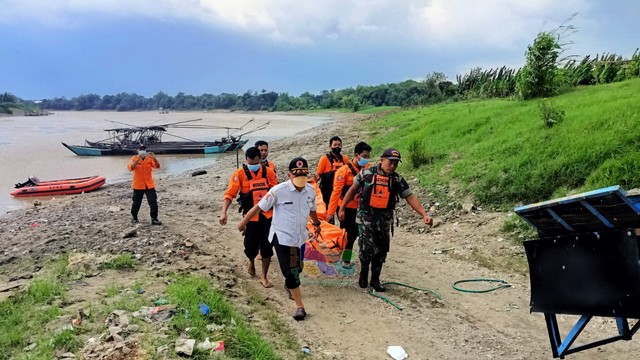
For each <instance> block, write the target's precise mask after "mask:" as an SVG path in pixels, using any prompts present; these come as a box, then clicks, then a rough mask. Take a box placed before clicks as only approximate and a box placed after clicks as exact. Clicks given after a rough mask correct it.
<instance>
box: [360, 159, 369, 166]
mask: <svg viewBox="0 0 640 360" xmlns="http://www.w3.org/2000/svg"><path fill="white" fill-rule="evenodd" d="M368 163H369V159H365V158H360V160H358V165H360V166H365V165H367V164H368Z"/></svg>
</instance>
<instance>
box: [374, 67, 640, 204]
mask: <svg viewBox="0 0 640 360" xmlns="http://www.w3.org/2000/svg"><path fill="white" fill-rule="evenodd" d="M638 94H640V79H639V80H629V81H625V82H621V83H615V84H609V85H601V86H589V87H581V88H578V89H575V90H574V91H570V92H567V93H564V94H562V95H559V96H557V97H554V98H553V106H554V107H555V108H557V109H558V110H561V111H564V112H565V115H566V116H565V118H564V120H563V121H561V122H559V123H557V124H555V126H553V127H552V128H548V127H547V126H545V124H544V123H543V122H542V121H541V120H540V113H539V109H538V104H539V103H540V102H541V101H542V99H537V100H530V101H513V100H486V101H470V102H462V103H453V104H441V105H435V106H429V107H425V108H420V109H415V110H408V111H401V112H396V113H393V114H391V115H389V116H386V117H383V118H381V119H378V120H376V121H374V122H371V123H369V124H367V125H366V126H368V127H369V130H372V134H374V138H373V139H371V142H370V144H371V145H372V146H373V147H374V151H373V154H374V157H375V156H376V155H375V154H380V153H381V151H382V150H383V149H384V148H387V147H391V146H393V147H396V148H398V149H399V150H400V151H401V152H402V154H403V158H405V159H407V160H408V159H409V158H410V153H409V151H408V149H409V148H410V147H411V146H412V144H413V146H414V147H415V144H416V143H417V144H421V146H422V147H423V150H424V154H420V155H421V156H422V157H425V156H426V158H427V159H428V160H429V161H425V163H424V164H421V165H420V166H419V167H417V168H415V169H413V168H412V166H411V163H410V161H405V164H403V165H401V166H400V167H399V169H398V171H399V172H400V173H401V174H402V175H405V176H407V175H415V176H417V177H418V178H419V179H420V183H421V184H422V185H424V186H426V187H427V188H428V189H435V188H442V187H451V186H454V187H455V188H456V189H458V190H459V191H460V192H461V193H459V194H457V195H458V196H472V197H473V198H474V199H475V201H476V202H477V203H479V204H482V205H484V206H489V205H491V206H494V207H497V208H503V209H506V208H512V207H513V206H514V205H516V204H523V203H532V202H537V201H542V200H548V199H550V198H554V197H558V196H564V195H567V192H572V193H576V192H583V191H589V190H594V189H597V188H601V187H606V186H611V185H621V186H623V187H624V188H626V189H629V188H633V187H639V186H640V167H639V166H638V164H640V126H639V125H640V101H638V100H639V99H640V95H638Z"/></svg>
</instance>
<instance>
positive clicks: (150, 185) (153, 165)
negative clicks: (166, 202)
mask: <svg viewBox="0 0 640 360" xmlns="http://www.w3.org/2000/svg"><path fill="white" fill-rule="evenodd" d="M127 168H129V171H131V172H132V174H133V181H132V183H131V187H132V188H133V203H132V204H131V223H132V224H137V223H138V212H139V211H140V206H141V205H142V198H143V197H144V196H145V195H146V196H147V202H148V203H149V208H150V215H151V225H162V222H161V221H160V220H158V195H157V193H156V183H155V181H153V169H160V163H159V162H158V159H157V158H156V156H155V154H154V153H153V152H147V147H146V146H145V145H140V146H139V147H138V155H135V156H133V157H131V160H130V161H129V165H127Z"/></svg>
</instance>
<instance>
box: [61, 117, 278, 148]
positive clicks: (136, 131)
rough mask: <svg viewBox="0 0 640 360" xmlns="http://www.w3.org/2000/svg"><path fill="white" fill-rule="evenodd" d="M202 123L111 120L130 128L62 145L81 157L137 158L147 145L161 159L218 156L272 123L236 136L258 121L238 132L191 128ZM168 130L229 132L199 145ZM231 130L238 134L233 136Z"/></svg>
mask: <svg viewBox="0 0 640 360" xmlns="http://www.w3.org/2000/svg"><path fill="white" fill-rule="evenodd" d="M201 120H202V119H193V120H185V121H179V122H175V123H170V124H164V125H152V126H135V125H131V124H125V123H121V122H117V121H110V120H108V121H110V122H113V123H117V124H121V125H127V127H117V128H111V129H106V130H105V131H107V132H108V133H109V137H108V138H106V139H103V140H99V141H89V140H85V144H84V145H69V144H66V143H64V142H63V143H62V145H64V146H65V147H66V148H67V149H69V150H71V151H72V152H73V153H74V154H76V155H78V156H109V155H135V154H137V153H138V147H140V145H145V146H146V147H147V151H149V152H153V153H155V154H158V155H164V154H218V153H224V152H227V151H232V150H236V149H241V148H242V147H243V146H244V145H245V144H246V143H247V142H248V141H249V140H248V139H243V138H242V137H243V136H244V135H247V134H249V133H252V132H255V131H259V130H262V129H264V128H266V127H267V126H268V125H269V122H267V123H265V124H262V125H260V126H258V127H256V128H254V129H252V130H250V131H247V132H245V133H242V134H239V135H234V134H235V133H236V132H237V131H239V130H242V128H243V127H245V126H246V125H247V124H249V123H250V122H252V121H254V119H253V118H252V119H251V120H249V121H248V122H247V123H245V124H244V125H242V126H241V127H237V128H232V127H224V126H208V125H198V124H187V123H192V122H196V121H201ZM167 128H182V129H200V130H205V129H224V130H226V131H227V136H224V137H222V138H219V139H216V140H213V141H197V140H191V139H187V138H184V137H181V136H178V135H174V134H171V133H168V132H167ZM231 130H234V131H233V132H231ZM163 135H169V136H173V137H176V138H179V139H180V140H181V141H163V140H162V137H163Z"/></svg>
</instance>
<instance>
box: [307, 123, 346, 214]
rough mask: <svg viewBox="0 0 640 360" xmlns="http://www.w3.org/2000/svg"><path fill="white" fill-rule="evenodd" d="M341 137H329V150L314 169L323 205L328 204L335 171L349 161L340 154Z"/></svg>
mask: <svg viewBox="0 0 640 360" xmlns="http://www.w3.org/2000/svg"><path fill="white" fill-rule="evenodd" d="M341 152H342V139H340V137H338V136H334V137H332V138H331V139H329V152H328V153H326V154H325V155H323V156H322V157H321V158H320V161H319V162H318V170H317V171H316V176H315V180H316V182H318V181H319V183H318V185H319V186H320V191H321V192H322V201H323V202H324V205H325V206H327V207H328V206H329V201H330V200H331V193H332V192H333V179H334V177H335V172H336V171H337V170H338V169H339V168H341V167H342V166H343V165H346V164H347V163H348V162H349V158H348V157H347V156H346V155H342V154H341Z"/></svg>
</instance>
